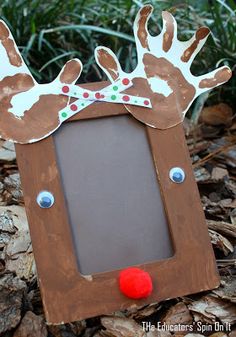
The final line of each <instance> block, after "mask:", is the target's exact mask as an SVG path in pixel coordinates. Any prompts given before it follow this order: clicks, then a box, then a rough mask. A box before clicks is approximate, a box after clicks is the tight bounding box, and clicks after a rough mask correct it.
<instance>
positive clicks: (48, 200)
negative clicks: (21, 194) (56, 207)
mask: <svg viewBox="0 0 236 337" xmlns="http://www.w3.org/2000/svg"><path fill="white" fill-rule="evenodd" d="M36 200H37V204H38V205H39V207H41V208H50V207H52V205H53V204H54V196H53V194H52V193H51V192H48V191H41V192H40V193H39V194H38V196H37V199H36Z"/></svg>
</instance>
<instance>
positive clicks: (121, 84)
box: [58, 78, 152, 122]
mask: <svg viewBox="0 0 236 337" xmlns="http://www.w3.org/2000/svg"><path fill="white" fill-rule="evenodd" d="M131 86H133V83H132V81H131V80H130V79H128V78H123V79H122V80H118V81H117V82H114V83H112V84H111V85H109V86H107V87H105V88H104V89H101V90H99V91H91V90H88V89H83V88H81V87H80V86H78V85H61V86H59V87H58V93H59V94H63V95H66V96H69V97H74V98H77V100H75V101H74V102H73V103H71V104H69V105H68V106H66V107H65V108H64V109H62V110H61V111H60V112H59V118H60V120H61V122H63V121H64V120H65V119H67V118H69V117H71V116H73V115H74V114H75V113H77V112H80V111H81V110H83V109H84V108H86V107H87V106H89V105H91V104H92V103H94V102H95V101H101V102H111V103H121V104H124V103H125V104H131V105H137V106H141V107H146V108H151V107H152V105H151V101H150V99H149V98H146V97H140V96H132V95H128V94H125V93H122V92H123V91H125V90H126V89H128V88H130V87H131Z"/></svg>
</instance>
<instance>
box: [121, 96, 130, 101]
mask: <svg viewBox="0 0 236 337" xmlns="http://www.w3.org/2000/svg"><path fill="white" fill-rule="evenodd" d="M122 99H123V101H125V102H128V101H129V100H130V98H129V96H127V95H125V96H123V97H122Z"/></svg>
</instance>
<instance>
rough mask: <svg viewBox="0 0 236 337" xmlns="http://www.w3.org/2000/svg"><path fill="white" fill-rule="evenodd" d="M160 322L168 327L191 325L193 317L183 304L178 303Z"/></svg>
mask: <svg viewBox="0 0 236 337" xmlns="http://www.w3.org/2000/svg"><path fill="white" fill-rule="evenodd" d="M161 321H162V322H165V323H166V324H168V325H171V324H173V325H174V324H191V323H192V321H193V317H192V315H191V314H190V311H189V309H188V307H187V306H186V305H185V304H184V303H183V302H179V303H177V304H175V305H174V306H172V307H171V308H170V309H169V310H168V311H167V313H166V314H165V316H164V317H163V318H162V320H161Z"/></svg>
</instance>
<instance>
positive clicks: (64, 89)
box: [62, 85, 70, 94]
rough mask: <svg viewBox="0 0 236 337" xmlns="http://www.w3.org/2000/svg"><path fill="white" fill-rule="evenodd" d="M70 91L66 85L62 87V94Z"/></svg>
mask: <svg viewBox="0 0 236 337" xmlns="http://www.w3.org/2000/svg"><path fill="white" fill-rule="evenodd" d="M69 91H70V89H69V87H68V86H67V85H64V87H62V92H64V93H65V94H66V93H67V92H69Z"/></svg>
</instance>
